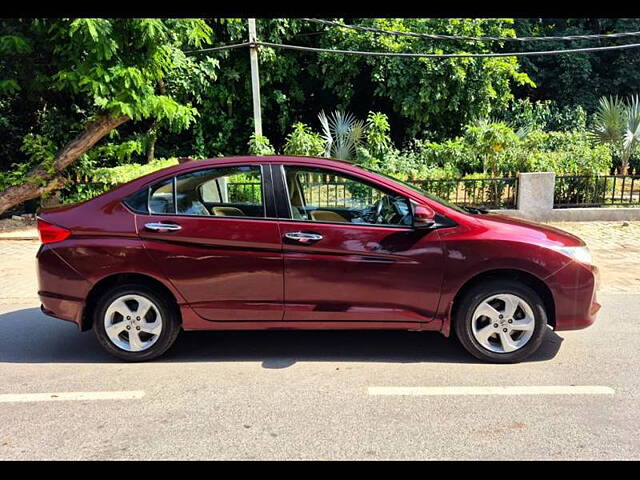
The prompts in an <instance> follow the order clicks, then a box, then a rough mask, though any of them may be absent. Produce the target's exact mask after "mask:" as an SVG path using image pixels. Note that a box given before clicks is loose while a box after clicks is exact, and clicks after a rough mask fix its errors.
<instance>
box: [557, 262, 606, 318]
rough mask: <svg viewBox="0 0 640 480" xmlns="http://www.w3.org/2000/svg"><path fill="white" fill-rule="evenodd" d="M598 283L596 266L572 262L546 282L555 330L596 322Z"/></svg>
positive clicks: (598, 306)
mask: <svg viewBox="0 0 640 480" xmlns="http://www.w3.org/2000/svg"><path fill="white" fill-rule="evenodd" d="M598 282H599V272H598V267H596V266H595V265H585V264H582V263H579V262H575V261H574V262H571V263H570V264H569V265H567V266H566V267H564V268H563V269H561V270H560V271H558V272H556V273H555V274H553V275H551V277H549V278H547V279H546V283H547V285H548V286H549V288H550V289H551V292H552V293H553V297H554V303H555V330H580V329H582V328H587V327H588V326H590V325H592V324H593V323H594V322H595V321H596V315H597V313H598V310H600V304H599V303H598V301H597V296H596V291H597V288H598Z"/></svg>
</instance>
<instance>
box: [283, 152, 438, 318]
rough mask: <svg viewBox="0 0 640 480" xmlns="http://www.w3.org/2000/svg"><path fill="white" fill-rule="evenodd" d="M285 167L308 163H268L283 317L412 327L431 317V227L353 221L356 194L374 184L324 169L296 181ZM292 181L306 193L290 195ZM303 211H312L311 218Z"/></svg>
mask: <svg viewBox="0 0 640 480" xmlns="http://www.w3.org/2000/svg"><path fill="white" fill-rule="evenodd" d="M292 168H300V169H301V172H308V171H309V170H308V169H306V167H305V166H298V167H294V166H292V165H287V164H285V165H272V175H273V179H274V188H275V192H276V198H277V206H278V215H279V217H280V233H281V235H282V245H283V257H284V299H285V317H284V318H285V320H288V321H292V322H311V321H315V322H328V321H330V322H344V325H347V324H348V325H350V326H357V325H362V322H368V323H370V324H377V325H379V326H380V327H384V326H385V325H388V324H389V322H393V323H397V322H407V323H412V324H414V325H416V327H417V328H421V326H420V325H419V324H422V326H423V325H424V324H425V323H427V322H430V321H432V320H433V317H434V315H435V312H436V311H437V307H438V301H439V297H440V287H441V284H442V278H443V271H442V266H443V250H442V245H441V241H440V238H439V234H438V231H437V230H416V229H414V228H412V226H411V225H410V224H409V225H407V224H406V222H405V224H389V225H379V224H375V225H374V224H367V223H354V222H358V221H360V220H361V219H359V218H358V215H360V214H361V212H362V211H363V210H362V209H360V210H359V207H358V202H359V200H358V198H357V197H358V196H360V197H359V198H360V199H362V198H364V199H365V202H366V198H367V195H369V196H372V195H375V194H376V193H375V191H374V192H371V191H369V192H368V191H367V190H366V188H371V187H376V186H375V185H371V184H370V183H365V182H364V181H363V182H362V183H359V182H360V181H361V179H357V178H355V179H354V178H353V177H349V176H345V172H341V171H337V170H328V169H325V170H324V173H323V172H322V171H320V173H319V175H320V176H319V177H317V178H325V179H332V181H328V180H327V181H326V182H324V183H323V182H322V181H320V182H319V183H318V182H316V184H309V185H307V186H306V187H305V186H301V185H298V186H297V187H296V186H294V185H293V183H292V180H291V178H288V177H287V175H288V171H289V170H290V169H292ZM305 169H306V170H305ZM314 172H315V173H318V171H317V170H312V173H314ZM340 179H343V180H344V179H347V180H349V181H354V182H355V183H351V184H349V185H341V183H345V182H341V180H340ZM345 181H346V180H345ZM377 187H380V186H379V185H378V186H377ZM377 187H376V188H377ZM341 188H342V192H343V193H340V192H341ZM345 188H347V189H350V190H351V192H346V190H345ZM297 189H302V190H305V189H306V199H303V198H302V197H301V196H298V198H297V199H296V198H295V197H296V194H295V193H293V192H292V190H293V191H295V190H297ZM345 192H346V193H345ZM358 192H360V193H358ZM303 193H304V192H303ZM387 193H389V194H394V192H388V191H387ZM346 197H348V198H346ZM301 204H303V205H301ZM310 211H313V212H315V215H314V219H313V220H311V219H310V218H309V212H310ZM336 215H337V216H336ZM305 216H306V217H307V218H304V217H305ZM399 216H400V215H399Z"/></svg>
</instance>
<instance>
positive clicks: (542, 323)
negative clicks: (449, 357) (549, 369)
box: [454, 280, 547, 363]
mask: <svg viewBox="0 0 640 480" xmlns="http://www.w3.org/2000/svg"><path fill="white" fill-rule="evenodd" d="M454 323H455V331H456V334H457V335H458V339H459V340H460V343H462V345H463V346H464V347H465V348H466V349H467V351H469V353H471V354H472V355H474V356H475V357H476V358H479V359H481V360H485V361H489V362H495V363H515V362H520V361H522V360H524V359H525V358H526V357H528V356H529V355H531V354H532V353H533V352H535V351H536V350H537V349H538V348H539V347H540V344H541V343H542V339H543V337H544V334H545V331H546V326H547V313H546V311H545V306H544V302H543V301H542V299H541V298H540V296H539V295H538V294H537V293H536V292H535V290H533V289H532V288H531V287H529V286H527V285H525V284H522V283H516V282H512V281H505V280H493V281H489V282H487V283H482V284H478V285H476V286H474V287H472V288H471V289H470V290H469V291H468V292H467V293H466V294H465V295H464V297H463V298H462V299H461V301H460V304H459V305H458V307H457V308H456V311H455V316H454Z"/></svg>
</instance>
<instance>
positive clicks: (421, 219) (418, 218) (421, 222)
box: [413, 204, 436, 228]
mask: <svg viewBox="0 0 640 480" xmlns="http://www.w3.org/2000/svg"><path fill="white" fill-rule="evenodd" d="M435 223H436V212H434V211H433V210H431V209H430V208H429V207H427V206H425V205H418V204H413V228H431V227H433V225H434V224H435Z"/></svg>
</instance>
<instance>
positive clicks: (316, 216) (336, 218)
mask: <svg viewBox="0 0 640 480" xmlns="http://www.w3.org/2000/svg"><path fill="white" fill-rule="evenodd" d="M310 215H311V219H312V220H315V221H316V222H340V223H349V222H348V221H347V219H346V218H344V217H343V216H342V215H340V214H339V213H336V212H331V211H329V210H313V211H312V212H311V213H310Z"/></svg>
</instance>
